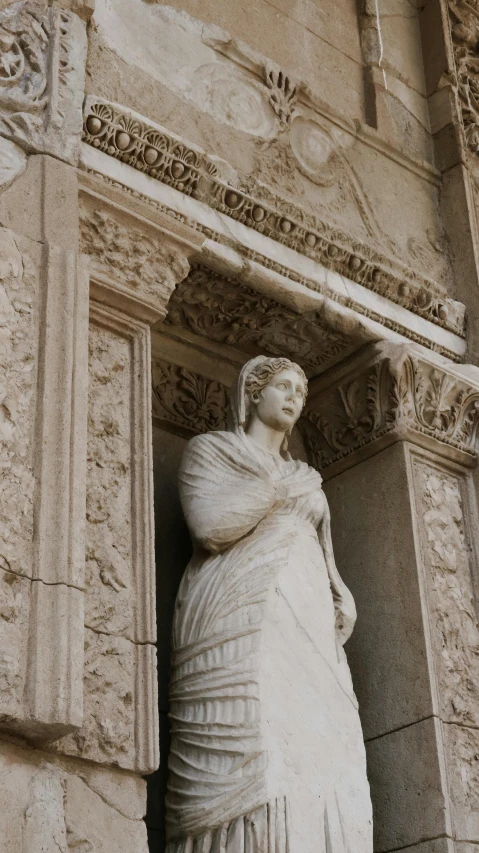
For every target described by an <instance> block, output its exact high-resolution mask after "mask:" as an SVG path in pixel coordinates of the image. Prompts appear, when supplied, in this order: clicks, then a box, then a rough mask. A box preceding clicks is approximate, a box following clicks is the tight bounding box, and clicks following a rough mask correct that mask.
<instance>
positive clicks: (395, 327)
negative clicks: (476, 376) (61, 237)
mask: <svg viewBox="0 0 479 853" xmlns="http://www.w3.org/2000/svg"><path fill="white" fill-rule="evenodd" d="M81 175H82V181H83V184H84V187H85V190H86V192H87V193H88V192H90V191H91V190H90V184H94V185H95V186H97V188H98V181H101V182H102V183H103V184H105V185H106V187H108V189H107V190H106V191H105V198H106V194H108V195H109V194H111V193H116V192H118V193H121V195H122V196H124V195H128V196H129V201H128V209H129V210H130V206H131V208H133V206H134V205H135V204H137V203H141V204H143V205H147V206H148V207H150V208H152V210H153V211H154V212H155V215H156V214H157V213H160V214H162V215H165V216H168V217H169V218H170V219H171V220H174V223H175V224H174V225H173V223H172V226H171V227H172V228H175V229H176V228H178V227H186V228H188V229H191V230H194V231H197V232H198V233H200V234H202V235H204V237H207V238H209V239H210V240H213V241H214V242H215V243H217V244H218V245H220V246H221V245H226V246H229V245H230V240H229V238H228V237H226V236H224V235H223V234H220V233H219V232H218V231H214V230H213V229H212V228H210V227H209V226H207V225H204V224H202V223H201V222H198V221H197V220H195V219H193V218H192V217H190V216H186V215H185V214H183V213H179V212H178V211H177V210H173V209H172V208H171V207H168V206H167V205H166V204H163V203H161V202H159V201H156V200H155V199H152V198H150V197H149V196H146V195H144V194H142V193H139V192H137V191H136V190H133V189H132V188H131V187H129V186H127V185H126V184H123V183H120V182H119V181H117V180H114V179H113V178H110V177H108V176H106V175H103V174H102V173H100V172H97V171H95V170H93V169H85V171H84V172H83V173H81ZM95 195H96V194H95ZM100 196H101V198H102V199H103V194H102V193H100ZM97 201H98V199H97ZM100 206H101V205H100ZM82 227H83V228H84V229H88V227H89V226H88V221H87V217H84V222H83V225H82ZM87 251H88V250H87ZM241 253H242V255H244V257H246V258H247V259H248V260H250V261H252V262H254V263H257V264H258V265H259V266H260V267H262V268H264V269H265V270H271V271H272V272H274V273H278V275H280V276H283V277H284V278H286V279H289V280H290V281H293V282H295V283H297V284H300V285H301V286H303V287H307V288H308V290H312V291H314V292H315V293H320V294H321V295H322V296H325V297H327V298H328V299H331V300H333V301H334V302H336V303H338V305H343V306H344V307H345V308H348V309H350V310H351V311H354V312H355V314H357V315H362V316H363V317H366V318H368V319H370V320H373V321H374V322H376V323H379V324H380V325H382V326H384V327H385V328H387V329H391V331H393V332H397V333H398V334H400V335H402V336H404V337H405V338H408V339H409V340H410V341H412V342H414V343H417V344H421V345H422V346H424V347H426V348H427V349H430V350H433V351H434V352H438V353H440V354H441V355H443V356H445V357H446V358H448V359H450V360H451V361H455V362H457V361H462V357H461V356H460V355H458V353H457V352H454V351H453V350H450V349H448V348H447V347H445V346H443V345H441V344H440V343H437V342H435V341H432V340H431V339H430V338H428V337H426V336H425V335H421V334H419V333H418V332H417V331H414V330H413V329H411V328H410V327H408V326H405V325H403V324H402V323H401V322H399V321H398V320H393V319H390V318H389V317H385V316H384V315H382V314H380V313H378V312H377V311H374V310H373V309H372V308H369V307H366V306H365V305H363V304H360V303H358V302H357V301H356V300H355V299H354V298H353V297H351V296H349V295H345V294H343V293H338V292H337V291H333V290H332V289H331V288H330V287H328V285H327V284H325V283H324V282H319V281H318V280H317V279H310V278H307V277H306V276H304V275H301V274H300V273H298V272H297V271H296V270H294V269H291V268H290V267H287V266H285V265H284V264H281V263H278V262H276V261H274V260H272V259H271V258H270V257H267V256H266V255H262V254H261V253H260V252H257V251H255V250H254V249H251V248H247V247H241ZM455 304H457V305H459V304H460V303H455ZM463 308H464V306H462V309H463ZM461 337H462V335H461Z"/></svg>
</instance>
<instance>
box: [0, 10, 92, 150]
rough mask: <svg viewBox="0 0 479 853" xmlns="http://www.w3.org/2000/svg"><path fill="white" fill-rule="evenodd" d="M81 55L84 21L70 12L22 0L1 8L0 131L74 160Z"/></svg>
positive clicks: (83, 54) (78, 129)
mask: <svg viewBox="0 0 479 853" xmlns="http://www.w3.org/2000/svg"><path fill="white" fill-rule="evenodd" d="M85 58H86V35H85V30H84V24H83V23H82V22H81V21H80V20H79V18H78V17H77V16H76V15H74V14H72V13H71V12H70V11H68V10H66V9H59V8H57V7H48V6H46V5H45V4H43V3H40V2H37V1H36V0H20V2H17V3H11V4H10V5H9V6H7V8H6V9H4V10H3V11H2V12H0V130H1V132H2V134H3V135H4V136H6V137H9V138H11V139H13V140H14V141H15V142H18V143H20V144H21V145H23V146H24V147H26V148H27V149H28V150H34V151H49V152H51V153H54V154H55V155H56V156H59V157H60V158H61V159H66V160H69V161H74V160H75V159H76V157H77V155H78V147H79V142H80V133H81V104H82V99H83V81H84V65H85Z"/></svg>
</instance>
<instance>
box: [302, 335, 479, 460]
mask: <svg viewBox="0 0 479 853" xmlns="http://www.w3.org/2000/svg"><path fill="white" fill-rule="evenodd" d="M374 350H375V352H374ZM373 352H374V354H373V356H372V357H369V356H368V355H367V354H366V356H363V357H360V358H359V359H356V360H354V361H353V362H351V365H350V366H348V367H343V368H342V369H339V370H338V372H337V374H336V376H334V371H331V372H329V373H328V377H327V380H326V379H325V380H324V383H323V382H322V380H319V381H318V383H317V384H315V385H314V387H312V389H311V397H310V399H308V407H307V410H306V413H305V417H304V418H303V424H302V428H303V432H304V434H305V435H306V437H307V439H308V444H309V446H310V449H311V454H312V459H313V461H314V464H315V465H316V466H317V467H318V468H320V469H322V470H323V469H327V471H328V476H334V474H336V473H339V472H340V470H343V469H345V468H347V467H349V466H350V465H353V464H357V462H358V461H360V459H361V458H364V457H366V456H368V455H371V454H373V453H376V452H378V450H380V449H382V447H385V446H387V445H389V444H392V443H394V442H395V441H398V440H407V441H411V442H413V443H415V444H419V445H421V446H425V447H427V448H429V449H430V450H433V451H435V452H437V453H440V454H441V455H443V456H448V457H449V458H452V459H455V460H456V461H458V462H460V463H461V464H463V465H468V466H472V465H474V464H475V463H476V460H477V451H478V441H479V436H478V431H479V386H478V387H476V388H474V387H472V386H471V385H470V384H469V383H468V382H467V380H466V379H463V378H462V377H459V376H458V375H456V374H451V373H450V372H449V371H447V370H445V369H444V368H443V367H441V366H438V365H436V364H434V363H432V362H430V361H427V360H426V359H424V358H422V357H421V356H420V355H418V354H416V353H414V352H413V351H411V350H409V349H408V348H406V347H405V346H403V345H389V344H388V345H383V346H380V347H375V348H373ZM321 384H322V387H321Z"/></svg>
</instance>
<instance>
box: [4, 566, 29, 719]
mask: <svg viewBox="0 0 479 853" xmlns="http://www.w3.org/2000/svg"><path fill="white" fill-rule="evenodd" d="M29 605H30V582H29V581H28V580H27V579H26V578H24V577H21V576H20V575H16V574H12V573H11V572H5V571H3V570H2V569H0V695H1V701H0V719H1V720H2V721H5V720H6V721H8V720H9V719H15V718H18V717H20V716H21V712H22V705H23V690H24V687H25V677H26V668H27V641H28V613H29Z"/></svg>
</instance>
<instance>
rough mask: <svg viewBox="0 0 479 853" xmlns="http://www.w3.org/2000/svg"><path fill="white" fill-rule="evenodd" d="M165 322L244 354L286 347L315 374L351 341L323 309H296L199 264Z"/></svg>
mask: <svg viewBox="0 0 479 853" xmlns="http://www.w3.org/2000/svg"><path fill="white" fill-rule="evenodd" d="M168 308H169V310H168V315H167V317H166V323H167V324H169V325H173V326H183V327H186V328H187V329H190V331H192V332H195V334H197V335H202V336H206V337H208V338H210V339H212V340H215V341H218V342H220V343H224V344H229V345H233V346H236V347H238V348H240V349H242V350H244V352H245V354H248V355H256V354H258V353H261V352H265V353H268V354H271V355H278V354H279V353H287V354H288V355H289V356H290V357H291V358H293V359H297V360H298V361H299V362H300V363H301V364H302V365H303V367H304V368H305V370H306V371H307V372H308V373H309V374H310V375H311V374H314V373H315V372H318V368H320V367H321V365H323V364H324V363H325V362H327V361H329V360H330V359H332V358H334V357H335V356H337V355H338V354H340V353H343V352H346V351H347V350H349V349H350V347H351V342H350V341H349V340H348V338H347V337H346V336H345V335H343V334H341V333H340V332H335V331H332V330H331V329H327V328H326V327H325V325H324V324H323V323H322V322H321V317H320V312H319V311H307V312H305V313H304V314H297V313H296V312H294V311H291V310H289V309H288V308H285V306H284V305H280V304H279V303H278V302H275V301H274V300H273V299H269V298H268V297H266V296H263V295H262V294H261V293H258V292H257V291H255V290H252V289H251V288H248V287H244V286H240V285H239V284H238V283H237V282H235V281H231V280H229V279H224V278H222V277H221V276H219V275H217V274H215V273H213V272H211V271H210V270H206V269H202V268H200V267H198V268H196V269H195V270H193V272H192V273H191V274H190V275H189V276H188V278H187V279H185V280H184V281H183V282H181V283H180V284H179V285H178V286H177V288H176V289H175V291H174V292H173V294H172V297H171V299H170V302H169V306H168Z"/></svg>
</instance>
